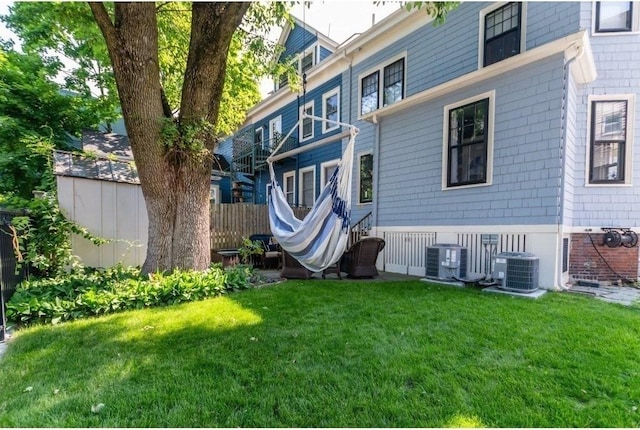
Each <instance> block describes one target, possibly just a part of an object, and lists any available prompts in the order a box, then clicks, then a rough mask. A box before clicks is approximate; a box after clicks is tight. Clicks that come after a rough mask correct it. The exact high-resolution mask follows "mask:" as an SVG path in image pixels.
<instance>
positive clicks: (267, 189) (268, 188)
mask: <svg viewBox="0 0 640 430" xmlns="http://www.w3.org/2000/svg"><path fill="white" fill-rule="evenodd" d="M272 188H273V186H272V184H271V182H269V183H267V184H265V187H264V190H265V200H266V201H267V202H268V201H269V196H270V195H271V191H272Z"/></svg>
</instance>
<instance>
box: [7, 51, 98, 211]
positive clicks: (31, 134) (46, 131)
mask: <svg viewBox="0 0 640 430" xmlns="http://www.w3.org/2000/svg"><path fill="white" fill-rule="evenodd" d="M61 66H62V65H61V64H60V63H59V62H58V61H56V60H55V59H47V58H45V59H42V58H40V57H39V56H38V55H35V54H22V53H18V52H15V51H13V50H12V49H11V46H10V45H9V44H6V43H4V44H2V45H0V193H15V194H16V195H19V196H22V197H25V198H28V197H30V196H31V192H32V190H34V189H36V188H39V189H43V188H45V189H46V188H48V187H50V185H51V183H50V179H51V177H50V176H51V175H50V172H49V171H48V169H47V165H48V164H47V163H48V159H49V157H50V156H51V150H52V149H53V148H60V149H66V148H67V143H68V142H69V141H70V139H72V138H73V136H76V137H77V136H80V133H81V131H82V128H84V127H96V126H97V125H98V124H99V122H100V118H99V116H98V115H97V114H96V112H95V110H94V108H93V103H92V100H89V99H86V98H83V97H76V96H74V95H73V94H70V93H69V92H66V93H65V92H63V91H62V89H61V87H60V86H59V85H58V84H56V83H55V82H53V77H54V76H56V74H57V73H58V71H59V70H60V68H61Z"/></svg>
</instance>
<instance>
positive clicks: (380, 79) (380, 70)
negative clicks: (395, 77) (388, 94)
mask: <svg viewBox="0 0 640 430" xmlns="http://www.w3.org/2000/svg"><path fill="white" fill-rule="evenodd" d="M402 58H404V70H403V76H402V94H403V96H402V100H404V99H406V98H407V69H408V67H407V51H402V52H401V53H399V54H397V55H395V56H393V57H390V58H388V59H386V60H385V61H384V62H383V63H379V64H378V65H376V66H375V67H371V68H370V69H368V70H366V71H364V72H362V73H360V74H359V75H358V106H357V109H358V119H360V118H362V117H363V116H365V115H371V114H372V113H373V112H375V111H377V110H380V109H382V108H384V107H386V106H382V103H383V92H384V68H385V67H387V66H389V65H391V64H393V63H395V62H396V61H398V60H400V59H402ZM375 72H378V107H377V108H376V109H375V110H373V111H371V112H368V113H366V114H364V115H363V114H362V79H363V78H366V77H367V76H369V75H370V74H372V73H375ZM398 101H400V100H398ZM396 103H398V102H396ZM393 104H395V103H392V104H391V105H387V106H392V105H393Z"/></svg>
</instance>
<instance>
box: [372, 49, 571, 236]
mask: <svg viewBox="0 0 640 430" xmlns="http://www.w3.org/2000/svg"><path fill="white" fill-rule="evenodd" d="M562 63H563V57H562V56H555V57H552V58H549V59H547V60H544V61H540V62H538V63H536V64H534V65H531V66H529V67H527V68H520V69H517V70H515V71H513V72H510V73H509V74H507V75H503V76H499V77H497V78H495V79H493V80H489V81H485V82H482V83H479V84H477V85H474V86H473V87H470V88H467V89H464V90H461V91H456V92H453V93H451V94H449V95H447V96H445V97H442V98H439V99H437V100H434V101H433V102H430V103H426V104H424V105H421V106H419V107H417V108H415V109H410V110H407V111H405V112H402V113H399V114H397V115H392V116H389V117H387V118H384V120H383V121H382V122H381V124H380V127H381V128H380V130H381V142H382V145H381V147H380V153H379V157H380V162H381V166H380V170H379V172H378V174H379V183H380V185H379V194H378V199H379V208H378V212H377V215H378V216H377V220H378V225H380V226H383V227H384V226H412V225H478V224H482V225H500V224H502V225H510V224H549V223H554V222H556V221H557V216H558V193H559V178H560V173H561V163H560V141H561V128H560V125H561V118H560V116H561V111H560V106H561V97H560V94H561V91H562ZM494 89H495V94H496V95H495V111H496V114H495V131H494V139H495V140H494V154H493V159H494V173H493V185H491V186H486V187H477V188H466V189H462V188H460V189H451V190H446V191H442V189H441V188H442V179H441V178H442V157H443V154H442V152H443V127H444V125H443V115H444V106H445V105H448V104H451V103H456V102H458V101H461V100H464V99H466V98H469V97H473V96H476V95H479V94H482V93H485V92H487V91H491V90H494Z"/></svg>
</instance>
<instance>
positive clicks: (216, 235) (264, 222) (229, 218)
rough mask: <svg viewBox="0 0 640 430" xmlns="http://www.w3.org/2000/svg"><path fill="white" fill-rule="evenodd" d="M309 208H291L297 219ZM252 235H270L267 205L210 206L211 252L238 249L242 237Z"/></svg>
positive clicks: (228, 204)
mask: <svg viewBox="0 0 640 430" xmlns="http://www.w3.org/2000/svg"><path fill="white" fill-rule="evenodd" d="M309 210H310V209H309V208H293V213H294V214H295V215H296V217H298V218H303V217H304V216H305V215H306V214H307V213H309ZM252 234H271V228H270V227H269V209H268V206H267V205H255V204H251V203H233V204H230V203H222V204H215V205H211V250H216V249H227V248H238V247H239V246H240V245H241V244H242V238H243V237H249V236H251V235H252Z"/></svg>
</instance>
